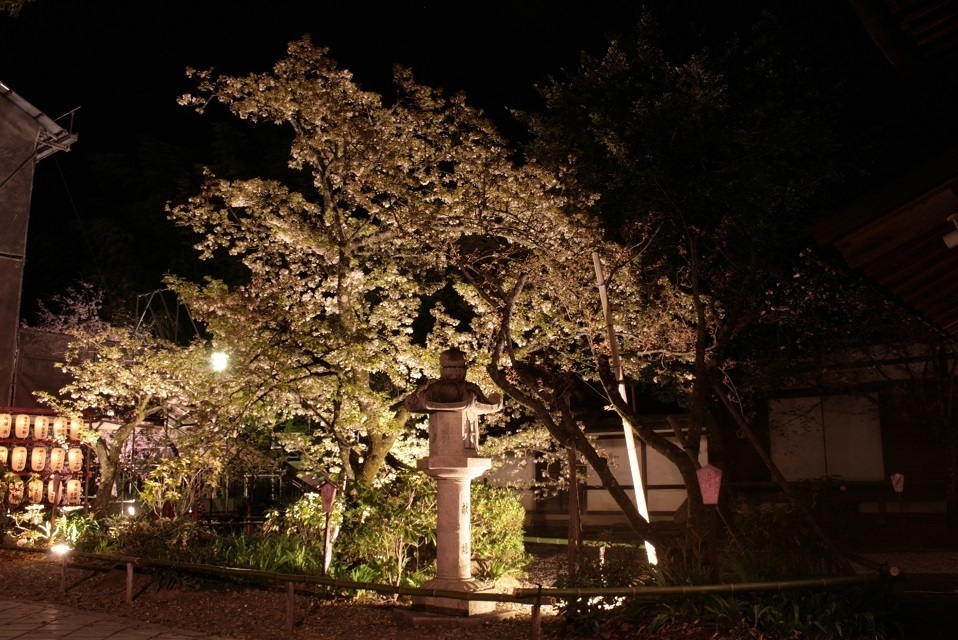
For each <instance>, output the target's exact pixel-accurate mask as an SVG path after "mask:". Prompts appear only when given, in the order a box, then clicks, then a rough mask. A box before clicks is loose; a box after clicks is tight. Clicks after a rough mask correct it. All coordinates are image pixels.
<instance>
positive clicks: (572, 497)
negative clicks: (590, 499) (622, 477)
mask: <svg viewBox="0 0 958 640" xmlns="http://www.w3.org/2000/svg"><path fill="white" fill-rule="evenodd" d="M568 450H569V566H568V570H569V576H570V577H571V576H574V575H575V574H576V573H578V570H579V548H580V546H581V545H582V517H581V514H580V513H579V460H578V456H577V455H576V450H575V444H570V445H569V449H568Z"/></svg>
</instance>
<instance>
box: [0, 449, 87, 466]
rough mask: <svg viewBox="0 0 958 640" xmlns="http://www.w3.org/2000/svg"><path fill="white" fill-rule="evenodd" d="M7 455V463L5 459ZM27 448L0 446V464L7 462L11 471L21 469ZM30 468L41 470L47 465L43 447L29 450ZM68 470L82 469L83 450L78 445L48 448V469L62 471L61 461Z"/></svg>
mask: <svg viewBox="0 0 958 640" xmlns="http://www.w3.org/2000/svg"><path fill="white" fill-rule="evenodd" d="M8 456H9V463H8V461H7V459H8ZM27 457H28V456H27V448H26V447H14V448H13V450H12V451H11V450H9V449H7V447H0V464H9V465H10V469H11V470H12V471H23V470H24V469H26V468H27ZM29 458H30V470H31V471H43V470H44V469H46V467H47V450H46V448H45V447H34V448H33V451H31V452H30V455H29ZM64 461H65V462H66V467H67V469H68V470H69V471H72V472H76V471H80V470H81V469H83V450H81V449H80V448H79V447H72V448H71V449H69V450H67V449H63V448H62V447H53V448H52V449H50V471H63V463H64Z"/></svg>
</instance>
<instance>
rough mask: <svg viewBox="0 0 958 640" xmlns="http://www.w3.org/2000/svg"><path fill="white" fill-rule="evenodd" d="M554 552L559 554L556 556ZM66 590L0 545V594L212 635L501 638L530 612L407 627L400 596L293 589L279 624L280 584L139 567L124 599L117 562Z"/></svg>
mask: <svg viewBox="0 0 958 640" xmlns="http://www.w3.org/2000/svg"><path fill="white" fill-rule="evenodd" d="M558 557H559V558H561V556H558ZM559 561H561V560H558V559H554V558H553V557H552V556H551V555H546V556H544V557H542V558H541V559H540V560H539V561H538V562H537V563H536V567H535V568H534V571H535V572H540V573H541V574H542V575H545V573H547V572H549V571H551V570H552V569H551V568H552V566H553V565H555V564H556V563H557V562H559ZM66 582H67V592H66V593H61V592H60V567H59V564H58V563H56V562H55V561H52V560H51V559H50V558H49V557H48V556H45V555H43V554H37V553H21V552H16V551H8V550H0V584H3V597H4V598H5V599H12V600H21V601H26V602H38V603H39V602H45V603H51V604H60V605H67V606H71V607H76V608H78V609H83V610H86V611H98V612H102V613H109V614H112V615H117V616H123V617H129V618H135V619H137V620H140V621H143V622H151V623H154V624H160V625H164V626H169V627H175V628H179V629H185V630H190V631H199V632H203V633H209V634H218V635H223V636H227V637H230V638H235V639H236V640H281V639H288V638H295V639H297V640H314V639H315V640H319V639H323V640H326V639H334V638H335V639H339V638H342V639H344V640H345V639H347V638H348V639H350V640H351V639H354V638H358V637H366V638H382V639H390V640H424V638H448V639H450V640H503V639H507V638H527V637H529V633H530V629H531V619H530V612H529V609H528V608H527V607H519V609H518V610H517V611H515V614H514V616H513V617H512V618H511V619H508V620H504V621H500V622H493V623H487V624H480V625H470V626H468V627H435V626H432V627H429V628H428V629H425V628H423V627H414V626H411V625H409V624H408V623H406V622H404V621H402V620H400V619H399V617H398V616H397V615H396V610H397V609H401V608H406V607H408V606H409V604H410V602H409V601H408V599H400V600H398V601H393V600H387V599H373V598H368V599H362V600H346V599H342V598H333V597H329V596H325V595H322V594H318V593H309V592H307V591H299V592H298V593H297V597H296V626H295V628H294V630H293V633H292V634H288V633H287V632H286V631H285V612H286V595H285V590H283V589H280V588H276V589H263V588H257V587H254V586H250V585H243V584H239V583H224V582H221V581H219V580H200V579H190V580H189V581H187V582H186V583H181V584H173V585H172V586H171V588H157V585H156V582H154V581H153V580H152V579H151V577H150V576H149V575H147V574H141V573H136V574H135V576H134V600H133V603H132V604H130V605H127V604H126V603H125V602H124V599H125V591H126V572H125V569H123V568H112V567H106V566H103V565H99V566H98V565H95V564H93V563H90V562H82V563H81V562H78V563H77V564H76V565H72V566H69V567H68V568H67V572H66ZM546 609H549V610H548V611H546V612H545V615H544V616H543V636H544V638H559V637H563V638H574V636H572V635H569V634H567V633H565V631H566V630H565V625H564V624H563V623H562V620H561V619H560V618H558V617H556V615H555V612H554V611H552V610H551V608H546Z"/></svg>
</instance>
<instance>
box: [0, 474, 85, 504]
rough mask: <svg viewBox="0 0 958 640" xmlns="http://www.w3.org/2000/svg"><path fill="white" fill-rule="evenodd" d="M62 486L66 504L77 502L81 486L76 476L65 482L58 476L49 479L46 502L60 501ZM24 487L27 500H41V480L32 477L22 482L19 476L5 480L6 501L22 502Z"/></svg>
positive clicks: (34, 502) (33, 501)
mask: <svg viewBox="0 0 958 640" xmlns="http://www.w3.org/2000/svg"><path fill="white" fill-rule="evenodd" d="M64 486H66V502H67V504H77V503H79V502H80V495H81V492H82V486H81V484H80V481H79V480H77V479H76V478H73V479H71V480H67V481H66V482H64V481H62V480H60V479H59V478H57V479H53V480H49V481H48V482H47V491H46V494H47V495H46V499H47V502H50V503H51V504H55V503H57V502H60V499H61V498H62V497H63V489H64ZM24 487H26V492H27V496H26V497H27V502H30V503H33V504H36V503H39V502H43V497H44V496H43V480H41V479H40V478H34V479H33V480H30V481H29V482H27V483H24V482H23V480H20V479H19V478H17V479H15V480H11V481H9V482H7V501H8V502H9V503H10V504H20V503H21V502H23V490H24Z"/></svg>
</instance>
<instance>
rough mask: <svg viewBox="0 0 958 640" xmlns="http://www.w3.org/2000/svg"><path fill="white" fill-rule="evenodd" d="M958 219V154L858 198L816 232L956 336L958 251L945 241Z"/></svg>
mask: <svg viewBox="0 0 958 640" xmlns="http://www.w3.org/2000/svg"><path fill="white" fill-rule="evenodd" d="M954 213H958V148H953V149H950V150H948V151H946V152H944V153H941V154H939V155H938V156H936V157H934V158H932V159H931V160H929V161H927V162H925V163H923V164H922V165H921V166H919V167H916V168H915V169H913V170H911V171H909V172H907V173H905V174H902V175H901V176H899V177H897V178H895V179H893V180H891V181H890V182H888V183H887V184H886V185H884V186H883V187H881V188H879V189H876V190H875V191H873V192H871V193H869V194H867V195H865V196H863V197H861V198H859V199H858V200H856V201H855V202H853V203H851V204H850V205H848V206H847V207H845V208H843V209H841V210H839V211H837V212H836V213H835V214H833V215H832V216H830V217H829V218H828V219H827V220H824V221H822V222H820V223H819V224H818V225H816V227H814V229H813V230H814V233H815V236H816V239H817V240H818V242H819V243H820V244H822V245H826V246H832V247H834V248H836V249H837V250H838V251H840V252H841V254H842V255H843V256H844V257H845V260H846V261H847V262H848V264H849V266H851V267H852V268H854V269H858V270H860V271H862V272H863V273H865V274H866V275H868V276H870V277H871V278H872V279H874V280H875V281H877V282H878V283H879V284H881V285H882V286H883V287H884V288H885V289H886V290H888V291H889V292H890V293H892V294H894V296H895V297H897V298H898V299H899V300H900V301H901V302H903V303H905V304H906V305H908V306H909V307H910V308H912V309H913V310H915V311H917V312H918V313H920V314H921V315H923V316H924V317H925V318H927V319H928V320H929V321H931V322H932V323H933V324H934V325H935V326H937V327H939V328H940V329H942V330H943V331H946V332H948V333H950V334H952V335H958V248H956V249H948V248H947V246H946V245H945V242H944V240H943V238H944V236H945V235H947V234H948V233H950V232H952V231H955V226H954V225H953V223H951V222H949V221H948V220H947V218H948V216H950V215H952V214H954Z"/></svg>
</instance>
